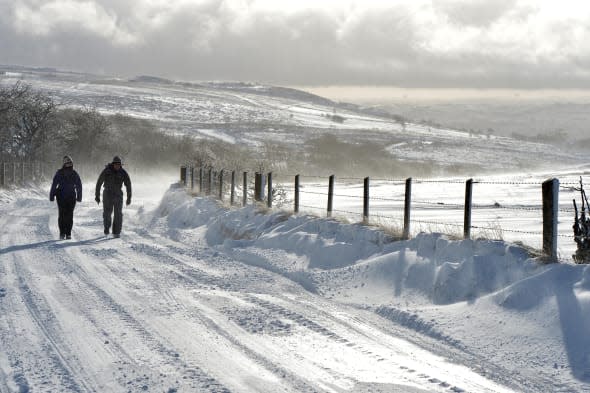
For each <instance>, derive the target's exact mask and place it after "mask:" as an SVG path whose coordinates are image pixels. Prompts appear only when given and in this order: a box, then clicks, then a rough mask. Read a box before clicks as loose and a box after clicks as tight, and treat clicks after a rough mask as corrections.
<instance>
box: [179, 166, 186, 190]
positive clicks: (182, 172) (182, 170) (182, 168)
mask: <svg viewBox="0 0 590 393" xmlns="http://www.w3.org/2000/svg"><path fill="white" fill-rule="evenodd" d="M180 182H181V183H182V184H184V185H185V186H186V165H181V166H180Z"/></svg>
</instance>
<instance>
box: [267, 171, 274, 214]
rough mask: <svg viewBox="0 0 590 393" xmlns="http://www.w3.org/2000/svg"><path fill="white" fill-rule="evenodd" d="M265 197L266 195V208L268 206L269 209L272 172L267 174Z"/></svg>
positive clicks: (270, 205) (270, 204)
mask: <svg viewBox="0 0 590 393" xmlns="http://www.w3.org/2000/svg"><path fill="white" fill-rule="evenodd" d="M267 179H268V180H267V186H268V187H267V191H266V193H267V195H266V206H268V207H269V208H271V207H272V197H273V195H272V172H268V176H267Z"/></svg>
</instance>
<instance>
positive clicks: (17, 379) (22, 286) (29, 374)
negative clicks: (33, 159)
mask: <svg viewBox="0 0 590 393" xmlns="http://www.w3.org/2000/svg"><path fill="white" fill-rule="evenodd" d="M23 204H24V202H23ZM35 213H36V212H35V211H32V212H31V211H30V209H29V211H27V214H11V215H7V216H6V218H7V219H8V222H7V223H6V225H5V226H4V228H11V227H18V228H26V229H27V231H26V233H22V232H20V231H16V232H15V231H10V232H9V233H8V235H7V236H6V237H7V238H8V239H7V240H8V242H9V244H15V245H16V244H20V242H21V241H22V240H24V239H25V238H27V239H26V240H29V241H30V240H31V239H36V238H37V237H36V236H35V233H36V232H43V233H47V232H48V229H47V227H46V225H47V222H48V221H49V216H48V215H46V214H35ZM31 218H36V219H38V221H37V222H33V223H29V221H30V219H31ZM39 218H40V219H39ZM30 228H32V229H33V230H31V229H30ZM27 235H29V236H27ZM25 244H26V243H25ZM29 244H30V243H29ZM42 244H44V243H36V244H33V246H41V245H42ZM21 247H22V248H21ZM25 249H26V246H25V245H23V246H13V247H8V248H5V249H3V250H2V251H3V253H2V255H10V254H11V253H13V254H12V255H11V256H12V258H10V257H5V258H3V259H4V261H5V264H2V269H3V273H4V274H3V275H4V277H8V275H9V274H10V276H11V277H12V282H11V284H12V285H11V286H10V287H11V288H12V289H13V290H14V292H13V293H11V294H10V296H11V299H12V302H11V304H12V308H11V309H5V308H4V307H3V311H5V312H6V314H4V315H6V321H7V325H8V328H9V332H8V334H9V335H12V334H14V335H18V334H19V332H20V331H22V329H23V326H21V325H19V324H18V322H19V321H17V320H15V319H13V318H14V317H15V316H19V317H21V318H22V316H21V313H20V312H19V310H18V308H17V304H21V305H22V306H24V308H23V309H22V311H23V312H25V313H26V315H27V316H28V318H30V322H31V325H30V327H34V328H35V330H36V332H37V334H38V337H39V339H41V340H42V341H43V342H42V343H40V346H39V347H38V348H33V347H28V348H20V347H19V348H14V345H11V343H12V342H13V338H10V337H8V341H7V343H6V344H7V346H6V348H7V352H6V354H7V357H8V360H9V361H10V362H11V366H12V367H13V369H14V370H15V372H14V373H13V381H14V383H15V384H16V385H17V386H18V388H19V390H21V391H28V390H29V389H31V381H32V380H41V382H40V385H41V386H43V385H44V384H45V383H47V381H48V379H50V378H57V380H59V381H60V383H61V384H62V385H63V386H64V387H66V388H67V389H68V390H75V391H81V389H82V388H84V389H85V390H86V391H95V390H94V389H91V387H90V386H88V385H87V384H85V383H84V381H81V380H80V378H79V374H78V370H76V369H75V367H73V365H72V364H71V363H70V361H69V360H68V358H69V355H71V354H69V353H67V352H66V349H65V348H66V346H65V345H64V346H63V349H62V345H61V344H62V343H61V342H60V340H59V339H58V337H59V335H58V332H59V326H58V324H57V319H56V318H55V315H53V314H52V313H51V311H50V309H49V307H48V306H47V304H46V303H45V302H44V301H43V299H40V298H38V297H35V296H34V295H33V293H32V291H31V289H30V287H29V285H28V282H27V280H26V276H27V275H28V274H27V273H26V272H25V270H24V266H26V261H24V260H23V259H22V258H20V257H19V256H18V255H17V254H14V253H16V252H20V251H22V250H25ZM9 260H10V262H9ZM6 269H9V270H6ZM3 297H4V296H3ZM19 301H20V302H19ZM3 303H4V302H3ZM20 321H21V322H22V319H20ZM19 338H20V337H19ZM23 350H27V351H36V350H38V351H40V353H38V354H37V356H38V357H34V362H35V363H33V364H25V363H23V361H21V352H22V351H23ZM72 357H74V356H72ZM40 364H42V365H43V367H42V368H41V369H38V368H37V367H38V365H40ZM36 366H37V367H36ZM33 387H34V386H33Z"/></svg>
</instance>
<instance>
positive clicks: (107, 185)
mask: <svg viewBox="0 0 590 393" xmlns="http://www.w3.org/2000/svg"><path fill="white" fill-rule="evenodd" d="M103 184H104V190H103V192H102V209H103V210H102V218H103V224H104V234H105V235H108V234H109V231H110V229H111V215H112V214H113V211H114V213H115V214H114V219H113V220H112V223H113V236H114V237H119V236H120V235H121V227H122V226H123V190H122V187H123V184H125V189H126V190H127V205H129V204H131V179H130V178H129V175H128V174H127V172H126V171H125V169H123V167H122V163H121V158H119V157H118V156H115V157H114V158H113V162H111V163H110V164H108V165H107V166H106V167H105V168H104V169H103V171H102V172H101V174H100V176H99V177H98V181H97V182H96V192H95V198H94V200H95V201H96V203H98V204H100V188H101V187H102V185H103Z"/></svg>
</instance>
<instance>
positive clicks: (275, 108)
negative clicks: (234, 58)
mask: <svg viewBox="0 0 590 393" xmlns="http://www.w3.org/2000/svg"><path fill="white" fill-rule="evenodd" d="M2 72H3V74H2ZM19 79H20V80H23V81H24V82H26V83H30V84H31V85H32V86H33V87H35V88H36V89H40V90H42V91H44V92H46V93H48V94H51V95H53V96H55V97H56V98H58V100H59V101H60V102H63V103H64V104H66V105H71V106H87V107H94V108H97V109H98V110H100V111H101V112H103V113H123V114H126V115H130V116H134V117H138V118H145V119H151V120H153V121H155V122H157V123H158V125H159V126H160V127H161V128H162V130H164V131H165V132H170V133H175V134H183V135H191V136H194V137H196V138H208V139H211V138H212V139H218V140H221V141H224V142H228V143H236V144H241V145H246V146H252V147H256V146H261V145H264V144H265V143H267V142H274V143H281V144H287V145H289V146H291V147H292V148H294V149H298V148H301V147H302V146H303V142H305V141H306V140H309V139H311V138H316V137H318V136H320V135H325V134H327V133H331V134H335V135H337V136H338V138H339V139H340V140H344V141H348V142H353V143H360V142H374V143H376V144H379V145H381V146H384V147H386V148H387V150H388V151H389V152H390V153H391V155H392V157H395V158H396V159H399V160H404V161H407V163H408V165H411V164H412V162H420V163H424V162H427V163H430V164H431V165H432V166H434V167H436V166H438V167H441V168H442V169H444V168H449V167H450V168H452V167H461V168H471V169H470V170H471V171H473V173H475V172H477V171H484V170H485V171H501V172H505V171H511V172H514V171H520V170H522V169H527V168H536V167H544V168H552V167H554V166H555V165H556V164H558V165H566V164H573V163H579V162H580V157H573V156H572V155H571V154H570V153H568V152H563V151H559V150H558V149H556V148H555V147H552V146H549V145H546V144H542V143H535V142H525V141H520V140H515V139H511V138H507V137H497V136H493V135H491V136H486V135H477V134H473V135H471V134H469V133H467V132H460V131H456V130H451V129H442V128H436V127H431V126H428V125H422V124H416V123H412V122H408V123H402V122H400V121H399V119H396V118H394V117H392V116H391V115H386V114H385V113H384V114H383V115H382V116H378V115H375V114H374V113H373V112H370V111H364V110H363V109H362V108H361V107H358V106H355V105H351V104H344V103H342V104H341V103H336V102H332V101H330V100H328V99H325V98H322V97H318V96H315V95H312V94H309V93H305V92H302V91H299V90H294V89H289V88H283V87H272V86H263V85H259V84H252V83H229V82H201V83H185V82H173V81H169V80H164V79H160V78H154V77H145V76H144V77H138V78H134V79H131V80H123V79H116V78H110V77H100V76H95V75H86V74H76V73H68V72H60V71H55V70H36V69H26V68H24V69H23V68H16V69H15V68H14V67H6V66H4V67H0V84H2V85H10V84H12V83H15V82H16V81H17V80H19ZM328 170H337V168H329V169H328ZM368 175H370V174H368Z"/></svg>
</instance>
